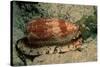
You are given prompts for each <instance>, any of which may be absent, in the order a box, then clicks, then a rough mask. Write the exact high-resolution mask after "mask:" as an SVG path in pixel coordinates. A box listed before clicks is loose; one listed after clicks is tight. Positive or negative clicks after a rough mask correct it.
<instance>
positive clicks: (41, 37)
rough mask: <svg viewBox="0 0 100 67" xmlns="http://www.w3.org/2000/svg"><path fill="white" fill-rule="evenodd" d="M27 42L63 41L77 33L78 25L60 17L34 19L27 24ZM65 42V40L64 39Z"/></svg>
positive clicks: (70, 38)
mask: <svg viewBox="0 0 100 67" xmlns="http://www.w3.org/2000/svg"><path fill="white" fill-rule="evenodd" d="M27 33H28V35H27V37H28V40H29V42H31V43H32V42H33V43H35V44H37V42H38V44H39V42H40V43H42V42H49V41H51V42H58V41H59V42H60V41H61V42H63V40H65V41H66V40H68V39H69V40H68V41H70V40H72V39H73V38H74V37H76V35H77V34H78V35H79V26H78V25H76V24H74V23H71V22H68V21H64V20H62V19H43V18H41V19H36V20H32V21H30V22H28V24H27ZM66 42H67V41H66Z"/></svg>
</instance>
